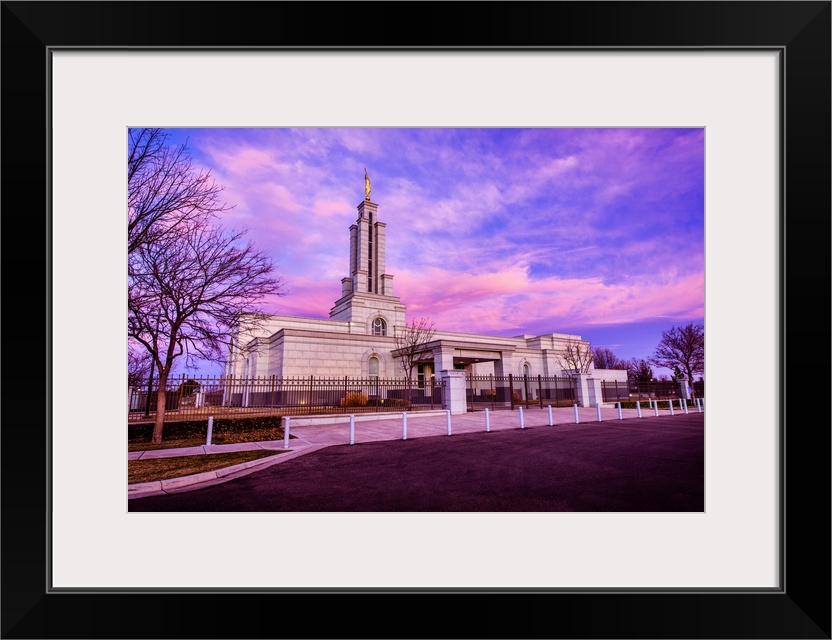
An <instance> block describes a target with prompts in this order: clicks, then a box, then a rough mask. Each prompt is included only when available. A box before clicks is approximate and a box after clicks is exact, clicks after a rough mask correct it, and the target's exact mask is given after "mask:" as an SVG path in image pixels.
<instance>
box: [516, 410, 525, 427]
mask: <svg viewBox="0 0 832 640" xmlns="http://www.w3.org/2000/svg"><path fill="white" fill-rule="evenodd" d="M517 411H518V412H519V413H520V428H521V429H525V428H526V425H525V424H524V423H523V407H517Z"/></svg>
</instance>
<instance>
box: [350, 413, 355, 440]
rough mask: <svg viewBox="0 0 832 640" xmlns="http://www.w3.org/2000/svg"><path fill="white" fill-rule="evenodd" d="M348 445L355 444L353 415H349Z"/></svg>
mask: <svg viewBox="0 0 832 640" xmlns="http://www.w3.org/2000/svg"><path fill="white" fill-rule="evenodd" d="M350 444H355V414H354V413H351V414H350Z"/></svg>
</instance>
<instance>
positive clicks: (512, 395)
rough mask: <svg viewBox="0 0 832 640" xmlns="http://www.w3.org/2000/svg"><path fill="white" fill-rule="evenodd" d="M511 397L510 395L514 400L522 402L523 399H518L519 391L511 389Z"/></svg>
mask: <svg viewBox="0 0 832 640" xmlns="http://www.w3.org/2000/svg"><path fill="white" fill-rule="evenodd" d="M511 397H512V398H514V402H523V401H522V400H521V399H520V394H519V393H517V392H516V391H513V392H512V393H511Z"/></svg>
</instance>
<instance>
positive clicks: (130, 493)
mask: <svg viewBox="0 0 832 640" xmlns="http://www.w3.org/2000/svg"><path fill="white" fill-rule="evenodd" d="M326 446H328V445H326ZM322 448H324V446H310V447H303V448H302V449H289V451H288V452H286V453H275V454H274V455H271V456H265V457H263V458H258V459H256V460H249V461H248V462H241V463H239V464H235V465H232V466H230V467H223V468H221V469H214V470H213V471H205V472H203V473H195V474H193V475H190V476H181V477H179V478H170V479H168V480H154V481H152V482H137V483H135V484H129V485H127V497H128V499H130V498H144V497H147V496H157V495H166V494H169V493H178V492H179V491H181V490H183V489H193V488H195V485H205V486H210V485H213V484H219V483H221V482H227V481H229V480H233V479H235V478H239V477H240V476H244V475H247V474H249V473H252V472H254V471H257V470H258V469H259V468H260V467H266V466H270V465H272V464H277V463H279V462H283V461H284V460H290V459H292V458H296V457H298V456H299V455H302V454H304V453H309V452H312V451H317V450H318V449H322ZM281 451H286V450H285V449H283V450H281Z"/></svg>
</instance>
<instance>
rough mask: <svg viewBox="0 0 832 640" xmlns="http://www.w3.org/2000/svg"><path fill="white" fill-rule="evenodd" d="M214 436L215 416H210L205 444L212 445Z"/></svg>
mask: <svg viewBox="0 0 832 640" xmlns="http://www.w3.org/2000/svg"><path fill="white" fill-rule="evenodd" d="M213 436H214V416H208V437H207V438H205V444H206V445H208V446H209V447H210V446H211V438H212V437H213Z"/></svg>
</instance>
